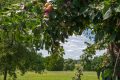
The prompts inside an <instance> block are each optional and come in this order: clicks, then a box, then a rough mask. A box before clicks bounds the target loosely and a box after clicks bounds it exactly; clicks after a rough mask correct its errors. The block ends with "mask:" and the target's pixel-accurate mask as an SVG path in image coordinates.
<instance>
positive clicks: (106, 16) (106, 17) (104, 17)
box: [103, 8, 112, 20]
mask: <svg viewBox="0 0 120 80" xmlns="http://www.w3.org/2000/svg"><path fill="white" fill-rule="evenodd" d="M111 16H112V10H111V8H109V9H108V10H107V11H106V13H105V14H104V15H103V20H106V19H108V18H110V17H111Z"/></svg>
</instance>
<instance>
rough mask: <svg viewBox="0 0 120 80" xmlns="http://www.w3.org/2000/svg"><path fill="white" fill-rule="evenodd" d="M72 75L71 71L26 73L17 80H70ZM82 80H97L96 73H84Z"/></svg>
mask: <svg viewBox="0 0 120 80" xmlns="http://www.w3.org/2000/svg"><path fill="white" fill-rule="evenodd" d="M74 74H75V72H73V71H58V72H57V71H51V72H44V73H42V74H36V73H33V72H28V73H26V74H25V75H24V76H20V75H18V78H17V80H72V77H73V76H74ZM0 80H3V79H2V77H0ZM8 80H9V79H8ZM82 80H97V77H96V73H95V72H84V73H83V76H82Z"/></svg>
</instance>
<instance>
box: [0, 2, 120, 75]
mask: <svg viewBox="0 0 120 80" xmlns="http://www.w3.org/2000/svg"><path fill="white" fill-rule="evenodd" d="M44 4H45V1H44V0H36V1H30V0H15V1H12V0H0V44H1V46H0V49H1V54H0V55H1V56H2V55H6V56H7V55H10V53H11V51H10V50H12V49H11V48H12V47H11V46H16V45H17V44H20V45H22V46H25V48H26V49H27V50H28V51H30V52H32V51H34V52H36V51H37V50H40V49H46V50H48V51H49V53H59V54H63V53H64V52H63V51H64V50H63V47H62V46H61V45H60V43H61V42H63V43H64V42H65V41H66V38H68V36H70V35H73V34H76V35H81V33H82V32H83V31H84V30H86V29H91V31H92V32H93V33H94V34H95V43H94V44H93V45H91V46H89V48H88V49H87V51H88V52H90V50H92V49H94V50H97V49H105V48H108V53H109V54H110V55H111V59H112V61H113V66H114V65H115V66H114V68H115V69H114V73H113V74H115V73H117V72H116V67H119V66H120V65H119V64H118V62H119V53H120V37H119V34H120V0H53V2H52V6H53V10H52V12H51V13H50V14H49V17H48V20H45V19H44ZM9 46H10V48H9ZM6 47H7V48H6ZM12 51H13V50H12ZM6 53H9V54H6ZM12 53H13V52H12ZM14 54H15V53H14ZM0 59H1V58H0ZM116 64H117V65H116Z"/></svg>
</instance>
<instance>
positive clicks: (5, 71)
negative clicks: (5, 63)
mask: <svg viewBox="0 0 120 80" xmlns="http://www.w3.org/2000/svg"><path fill="white" fill-rule="evenodd" d="M3 80H7V68H5V70H4V79H3Z"/></svg>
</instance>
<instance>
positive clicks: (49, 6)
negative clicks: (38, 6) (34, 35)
mask: <svg viewBox="0 0 120 80" xmlns="http://www.w3.org/2000/svg"><path fill="white" fill-rule="evenodd" d="M52 10H53V6H52V4H51V3H50V2H47V3H45V5H44V11H45V13H44V17H45V18H48V17H49V13H50V12H51V11H52Z"/></svg>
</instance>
